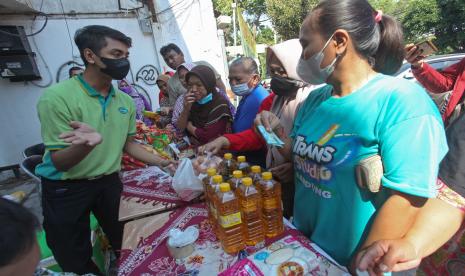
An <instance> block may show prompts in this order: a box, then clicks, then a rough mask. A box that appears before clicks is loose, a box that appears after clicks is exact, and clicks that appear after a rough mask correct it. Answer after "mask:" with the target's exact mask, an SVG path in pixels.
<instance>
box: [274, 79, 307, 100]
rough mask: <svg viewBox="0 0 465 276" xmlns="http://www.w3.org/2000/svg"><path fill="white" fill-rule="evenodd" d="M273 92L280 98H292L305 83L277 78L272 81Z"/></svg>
mask: <svg viewBox="0 0 465 276" xmlns="http://www.w3.org/2000/svg"><path fill="white" fill-rule="evenodd" d="M270 84H271V90H272V91H273V92H274V93H275V94H276V95H278V96H283V97H291V96H294V95H295V93H296V92H297V89H299V88H300V87H302V85H303V83H302V82H301V81H298V80H292V79H288V78H283V77H279V76H275V77H273V78H272V79H271V83H270Z"/></svg>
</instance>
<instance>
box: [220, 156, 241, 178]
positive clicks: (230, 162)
mask: <svg viewBox="0 0 465 276" xmlns="http://www.w3.org/2000/svg"><path fill="white" fill-rule="evenodd" d="M219 168H220V169H219V172H220V174H221V175H222V176H223V178H224V180H226V181H227V180H229V179H230V178H231V177H232V174H233V171H235V170H236V169H237V164H236V161H234V159H233V156H232V154H231V153H225V154H224V158H223V161H222V162H221V163H220V165H219Z"/></svg>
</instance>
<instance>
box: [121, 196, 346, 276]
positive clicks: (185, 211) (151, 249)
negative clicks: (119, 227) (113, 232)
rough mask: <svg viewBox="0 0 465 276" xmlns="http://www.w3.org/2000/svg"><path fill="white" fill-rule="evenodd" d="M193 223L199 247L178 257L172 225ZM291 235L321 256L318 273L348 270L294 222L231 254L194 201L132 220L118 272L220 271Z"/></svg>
mask: <svg viewBox="0 0 465 276" xmlns="http://www.w3.org/2000/svg"><path fill="white" fill-rule="evenodd" d="M190 225H197V226H198V228H199V232H200V235H199V238H198V239H197V241H196V242H195V251H194V253H192V254H191V255H190V256H188V257H187V258H185V259H181V260H176V259H174V258H173V257H171V255H170V254H169V252H168V249H167V247H166V240H167V239H166V238H167V237H168V232H169V230H170V229H172V228H180V229H185V228H186V227H188V226H190ZM287 235H292V238H293V239H294V238H295V239H298V240H301V241H302V242H304V243H306V245H307V247H309V248H311V250H312V251H313V252H314V254H315V256H317V260H318V265H319V267H318V270H317V272H318V273H317V274H314V275H345V274H346V273H345V271H344V270H343V268H341V267H339V266H338V265H336V264H335V263H334V262H333V261H330V259H329V258H328V257H327V255H326V254H325V253H324V252H323V251H322V250H321V249H319V248H318V247H317V246H316V245H314V244H312V243H311V242H310V241H308V240H307V239H306V238H305V237H304V236H303V235H302V234H300V233H299V232H298V231H297V230H295V229H292V226H290V225H288V226H286V231H285V233H283V234H282V235H280V236H279V237H276V238H273V239H267V240H266V242H265V245H263V244H262V245H259V246H257V247H247V248H246V250H245V251H241V253H240V254H238V255H236V256H232V255H229V254H227V253H225V252H224V251H223V250H222V248H221V244H220V243H219V241H218V240H217V239H216V236H215V234H214V233H213V231H212V228H211V225H210V223H209V222H208V212H207V209H206V208H205V204H193V205H190V206H186V207H183V208H179V209H177V210H173V211H169V212H164V213H161V214H158V215H154V216H150V217H146V218H143V219H139V220H135V221H131V222H128V223H127V224H126V226H125V229H124V237H123V245H122V251H121V257H120V260H119V274H118V275H119V276H124V275H217V274H219V273H221V272H224V271H225V270H227V269H228V268H231V267H232V266H233V265H234V264H235V263H237V262H238V261H240V262H243V261H244V260H246V259H243V258H244V257H246V256H247V255H251V254H253V253H254V252H256V251H258V250H260V249H261V248H263V246H267V248H269V247H271V246H270V245H271V244H272V243H273V242H275V241H277V240H279V239H280V238H283V237H287ZM244 254H245V255H244ZM240 259H241V260H240ZM233 268H234V267H233ZM144 273H146V274H144Z"/></svg>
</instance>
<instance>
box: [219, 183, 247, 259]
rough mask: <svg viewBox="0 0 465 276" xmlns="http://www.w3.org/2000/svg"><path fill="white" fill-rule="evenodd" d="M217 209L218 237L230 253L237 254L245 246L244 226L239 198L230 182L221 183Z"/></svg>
mask: <svg viewBox="0 0 465 276" xmlns="http://www.w3.org/2000/svg"><path fill="white" fill-rule="evenodd" d="M216 209H217V210H218V238H219V240H220V242H221V245H222V246H223V250H224V251H225V252H226V253H228V254H235V253H237V252H239V251H240V250H242V249H244V248H245V243H244V228H243V227H244V226H243V222H242V218H241V212H240V208H239V200H238V198H237V197H236V195H235V194H234V192H233V191H231V187H230V186H229V183H222V184H220V191H219V192H218V193H217V199H216Z"/></svg>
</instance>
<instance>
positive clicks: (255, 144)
mask: <svg viewBox="0 0 465 276" xmlns="http://www.w3.org/2000/svg"><path fill="white" fill-rule="evenodd" d="M274 96H275V94H273V93H271V94H270V95H269V96H268V97H266V98H265V99H264V100H263V101H262V103H261V105H260V107H259V109H258V113H260V112H262V111H264V110H265V111H270V110H271V106H272V105H273V99H274ZM224 137H226V139H228V140H229V143H230V144H231V145H230V147H229V149H230V150H233V151H255V150H260V149H263V148H266V143H265V140H263V138H262V137H261V136H260V135H258V134H257V133H256V132H255V130H254V129H253V128H250V129H247V130H244V131H242V132H239V133H235V134H225V135H224Z"/></svg>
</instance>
